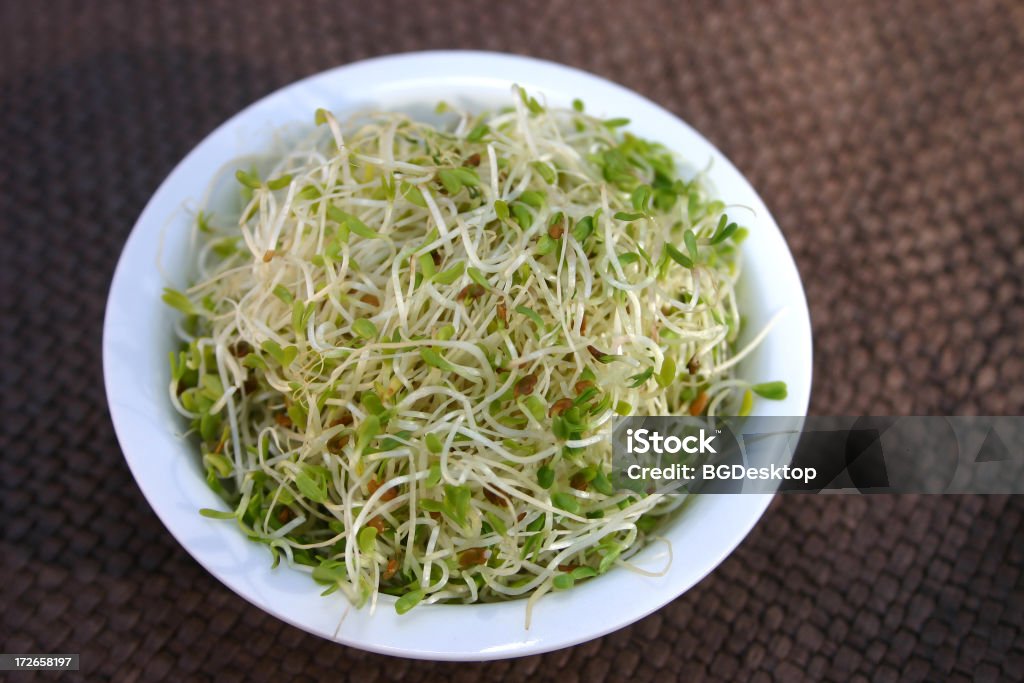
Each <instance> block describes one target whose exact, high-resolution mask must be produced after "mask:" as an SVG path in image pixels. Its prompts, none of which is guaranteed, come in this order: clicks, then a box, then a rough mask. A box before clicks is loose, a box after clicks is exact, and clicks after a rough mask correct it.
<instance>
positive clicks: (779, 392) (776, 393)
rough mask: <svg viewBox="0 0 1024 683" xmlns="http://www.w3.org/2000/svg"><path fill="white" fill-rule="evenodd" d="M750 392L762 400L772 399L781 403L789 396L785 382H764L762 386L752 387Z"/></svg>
mask: <svg viewBox="0 0 1024 683" xmlns="http://www.w3.org/2000/svg"><path fill="white" fill-rule="evenodd" d="M750 390H751V391H753V392H754V393H755V394H757V395H758V396H761V397H762V398H767V399H771V400H773V401H781V400H783V399H784V398H786V396H787V395H788V394H789V392H788V391H787V389H786V383H785V382H764V383H762V384H755V385H754V386H752V387H750Z"/></svg>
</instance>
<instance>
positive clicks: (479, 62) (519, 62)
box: [102, 50, 813, 660]
mask: <svg viewBox="0 0 1024 683" xmlns="http://www.w3.org/2000/svg"><path fill="white" fill-rule="evenodd" d="M414 64H415V66H416V67H422V66H423V65H427V64H432V65H434V66H435V67H437V68H442V67H443V68H447V69H451V70H452V73H451V74H450V77H451V78H453V79H456V80H458V79H459V78H471V77H470V76H465V75H463V76H460V75H459V71H460V67H461V71H462V72H463V73H464V74H465V73H466V72H473V74H475V75H476V77H485V76H483V75H481V72H482V70H486V69H492V70H495V71H496V72H497V73H499V74H500V73H515V72H516V70H517V69H519V70H521V71H524V70H528V71H529V72H530V73H531V74H532V75H531V77H530V78H524V79H516V80H519V81H520V82H522V81H528V82H529V81H531V80H533V81H536V80H538V79H539V80H544V79H545V78H550V79H553V80H555V81H564V80H569V81H573V82H578V83H580V84H581V86H580V88H579V89H580V90H582V89H583V85H586V86H587V87H593V88H599V89H601V90H603V91H605V92H607V93H609V94H610V95H620V96H622V97H623V98H626V100H627V101H631V102H633V103H634V104H635V105H637V106H641V105H642V106H644V107H647V108H648V109H649V110H650V111H652V112H654V113H656V114H658V115H659V116H663V117H669V118H670V119H672V121H673V122H674V124H676V125H679V126H682V127H683V128H685V129H687V130H688V132H689V133H690V135H692V136H693V137H695V138H697V139H699V140H700V141H702V142H703V143H704V145H705V146H706V147H707V148H709V149H710V150H711V151H712V153H713V155H714V159H715V163H716V164H722V165H724V166H725V167H726V169H727V170H731V171H732V172H734V173H735V174H736V175H737V176H739V179H740V180H741V181H742V183H743V184H745V185H746V188H747V189H748V190H749V192H750V193H751V194H752V195H753V197H755V198H756V199H757V201H758V202H760V206H759V207H758V208H760V209H762V210H763V215H760V216H758V222H759V223H765V224H766V228H767V229H773V230H774V231H775V232H776V233H778V235H779V237H780V238H781V239H782V243H783V247H784V251H785V257H786V258H787V259H788V261H787V262H785V263H782V264H781V266H782V268H783V269H786V270H791V271H792V272H793V273H794V274H795V277H796V280H795V293H794V294H791V297H792V299H793V301H792V304H793V305H794V307H795V308H797V309H798V310H797V311H796V314H797V316H798V317H799V321H798V322H799V323H800V324H801V326H802V328H803V329H802V330H801V334H802V337H803V338H802V339H800V342H801V344H802V345H803V347H804V348H806V350H807V353H806V355H805V356H804V357H803V358H802V362H801V363H799V367H798V368H797V370H796V372H797V375H798V378H799V380H800V384H799V385H798V386H792V385H791V396H793V398H794V401H793V402H792V405H793V407H792V409H791V410H790V412H791V413H792V414H799V415H806V414H807V407H808V405H809V400H810V377H811V369H812V367H813V358H812V354H813V346H812V340H811V328H810V319H809V309H808V306H807V299H806V294H805V292H804V289H803V285H802V282H801V281H800V278H799V272H798V270H797V268H796V264H795V262H794V260H793V256H792V252H791V251H790V249H789V247H788V244H786V242H785V238H784V236H782V233H781V231H780V230H779V228H778V226H777V224H776V223H775V220H774V218H773V217H772V215H771V213H770V211H768V209H767V207H766V206H765V205H764V203H763V200H761V198H760V196H759V195H758V194H757V192H756V191H755V190H754V189H753V188H752V187H750V184H749V182H748V181H747V180H746V178H745V177H744V176H743V175H742V174H740V173H739V171H738V170H737V169H736V168H735V166H734V165H733V164H732V162H731V161H730V160H729V159H728V158H727V157H726V156H725V155H724V154H723V153H722V152H721V151H720V150H718V149H717V147H715V146H714V145H712V144H711V143H710V142H709V141H707V139H706V138H704V137H703V136H702V135H701V134H700V133H699V132H697V131H696V130H695V129H693V128H692V127H691V126H689V124H687V123H686V122H685V121H683V120H682V119H680V118H679V117H677V116H676V115H674V114H672V113H671V112H668V111H667V110H665V109H664V108H663V107H661V106H660V105H658V104H656V103H654V102H652V101H651V100H649V99H647V98H646V97H644V96H642V95H639V94H637V93H635V92H633V91H631V90H628V89H626V88H625V87H623V86H621V85H618V84H616V83H613V82H611V81H608V80H606V79H604V78H602V77H600V76H597V75H594V74H591V73H588V72H585V71H582V70H579V69H576V68H574V67H569V66H565V65H562V64H557V63H554V62H550V61H546V60H540V59H536V58H532V57H525V56H521V55H512V54H505V53H495V52H486V51H475V50H438V51H423V52H406V53H400V54H393V55H386V56H382V57H374V58H371V59H366V60H361V61H357V62H352V63H349V64H345V65H342V66H338V67H334V68H332V69H328V70H326V71H322V72H320V73H316V74H313V75H310V76H307V77H305V78H302V79H300V80H298V81H295V82H293V83H290V84H288V85H285V86H283V87H281V88H279V89H277V90H275V91H273V92H271V93H269V94H267V95H265V96H263V97H261V98H260V99H258V100H257V101H255V102H253V103H252V104H250V105H248V106H246V107H245V108H243V109H242V110H241V111H239V112H238V113H236V114H235V115H233V116H232V117H230V118H229V119H227V120H226V121H225V122H224V123H222V124H220V125H219V126H217V127H216V128H215V129H214V130H213V131H212V132H210V133H209V134H208V135H206V136H205V137H204V138H203V140H202V141H200V142H199V143H198V144H197V145H196V146H195V147H193V148H192V150H190V151H189V153H188V154H187V155H186V156H185V157H184V158H183V159H182V160H181V161H180V162H179V163H178V164H176V165H175V167H174V168H173V169H172V170H171V172H170V173H169V174H168V176H167V177H166V178H165V179H164V180H163V181H162V182H161V184H160V186H159V187H158V189H157V190H156V191H155V192H154V194H153V195H152V197H151V198H150V199H149V201H148V202H147V204H146V207H145V208H144V209H143V211H142V213H141V214H140V216H139V218H138V220H137V221H136V223H135V224H134V226H133V228H132V231H131V233H130V235H129V237H128V239H127V241H126V243H125V246H124V249H123V250H122V253H121V255H120V257H119V258H118V263H117V267H116V269H115V271H114V276H113V279H112V281H111V285H110V292H109V295H108V298H107V305H106V309H105V316H104V324H103V342H102V349H103V354H102V355H103V373H104V384H105V390H106V395H107V402H108V408H109V410H110V414H111V420H112V422H113V424H114V428H115V432H116V434H117V437H118V442H119V444H120V446H121V449H122V452H123V453H124V456H125V459H126V461H127V463H128V466H129V468H130V470H131V472H132V475H133V477H134V478H135V480H136V482H137V484H138V485H139V488H140V489H141V490H142V492H143V495H144V496H145V498H146V499H147V502H148V503H149V505H150V507H151V508H152V509H153V511H154V512H155V513H156V514H157V516H158V518H159V519H160V520H161V522H162V523H163V524H164V526H165V527H166V528H167V529H168V530H169V531H170V532H171V534H172V535H173V536H174V537H175V539H176V540H177V541H178V542H179V543H180V544H181V545H182V547H184V548H185V550H186V551H187V552H188V553H189V554H190V555H192V557H193V558H194V559H195V560H196V561H197V562H199V564H200V565H201V566H203V567H204V568H205V569H206V570H207V571H208V572H210V573H211V574H212V575H213V576H214V577H216V578H217V579H218V580H219V581H220V582H221V583H223V584H224V585H225V586H227V587H228V588H230V589H231V590H232V591H234V592H235V593H237V594H238V595H239V596H241V597H242V598H244V599H245V600H247V601H248V602H250V603H252V604H254V605H256V606H257V607H259V608H260V609H262V610H264V611H266V612H268V613H269V614H272V615H273V616H275V617H277V618H279V619H281V620H283V621H285V622H287V623H289V624H291V625H293V626H296V627H298V628H301V629H303V630H305V631H307V632H309V633H313V634H315V635H319V636H321V637H324V638H327V639H328V640H333V641H335V642H341V643H344V644H347V645H351V646H354V647H359V648H361V649H365V650H370V651H373V652H378V653H381V654H389V655H394V656H402V657H413V658H424V659H442V660H485V659H498V658H504V657H517V656H525V655H529V654H536V653H540V652H547V651H550V650H555V649H560V648H563V647H568V646H571V645H576V644H579V643H581V642H585V641H587V640H591V639H593V638H597V637H600V636H603V635H606V634H607V633H610V632H612V631H614V630H617V629H619V628H622V627H624V626H626V625H628V624H630V623H633V622H635V621H637V620H639V619H641V618H643V617H645V616H647V615H648V614H650V613H652V612H654V611H655V610H657V609H659V608H660V607H662V606H664V605H665V604H667V603H668V602H670V601H671V600H673V599H675V598H676V597H678V596H679V595H681V594H682V593H684V592H686V591H687V590H689V589H691V588H692V587H693V586H694V585H696V584H697V583H698V582H699V581H701V580H702V579H703V578H704V577H706V576H707V575H708V574H709V573H710V572H711V571H713V570H714V569H715V568H716V567H717V566H718V565H719V564H720V563H721V562H722V560H724V559H725V558H726V557H727V556H728V555H729V554H731V553H732V552H733V551H734V550H735V548H736V547H737V546H738V545H739V543H740V542H742V540H743V539H744V538H745V537H746V536H747V534H748V533H749V531H750V530H751V529H752V528H753V527H754V525H755V524H756V523H757V521H758V520H759V519H760V517H761V516H762V515H763V513H764V511H765V509H766V508H767V506H768V504H769V503H770V502H771V500H772V499H773V496H772V495H769V494H760V495H753V494H750V495H744V496H741V497H740V498H743V499H746V501H745V502H744V505H746V508H745V509H744V513H743V515H741V519H739V520H738V521H737V523H735V524H734V525H733V527H732V528H731V529H729V530H728V531H729V534H730V538H729V541H727V542H725V543H723V544H722V545H720V546H719V548H718V549H717V552H715V553H714V554H713V555H710V556H708V557H706V558H705V559H704V561H703V564H702V570H701V571H698V572H695V573H692V574H691V579H688V580H687V582H686V585H683V586H681V587H680V586H672V587H669V586H664V587H662V589H661V591H660V592H661V593H663V595H662V596H660V597H658V598H657V599H655V600H653V601H652V600H650V599H647V600H641V601H639V602H638V603H637V604H636V605H634V606H633V609H631V610H630V611H629V612H628V613H624V614H622V615H619V616H618V618H616V619H613V620H610V621H608V622H605V623H594V620H588V619H576V620H570V621H563V622H561V623H562V624H563V626H565V625H566V624H569V623H571V624H573V625H574V626H575V628H576V630H575V631H572V630H571V629H568V630H565V631H563V632H560V633H555V634H552V635H550V636H548V637H542V638H532V639H531V638H526V639H525V640H520V641H512V642H510V643H509V644H508V646H507V647H504V648H502V647H492V648H490V649H481V648H479V647H471V648H465V649H458V647H456V648H455V649H450V648H449V649H444V648H443V647H441V648H439V647H436V646H429V645H428V646H409V647H404V646H401V645H397V646H396V645H395V644H394V643H389V644H383V643H379V642H374V641H373V640H372V639H371V640H367V639H365V638H360V637H356V636H354V635H352V634H349V633H346V634H342V635H339V634H338V633H337V632H335V634H334V635H333V636H332V635H331V634H330V633H325V632H324V630H323V629H322V628H314V627H312V626H311V625H310V624H309V623H308V622H304V621H302V620H300V619H297V618H296V617H295V615H294V614H291V613H287V612H283V611H282V610H281V609H279V608H276V607H274V606H272V605H269V604H268V602H267V600H266V599H263V598H261V596H259V595H255V594H254V593H253V591H252V590H247V589H246V586H245V584H244V583H243V582H240V581H239V580H238V579H237V577H232V576H231V575H230V573H228V572H226V571H225V570H224V568H223V567H219V566H216V565H215V564H214V563H212V562H211V561H210V559H209V557H208V555H207V554H206V553H204V552H202V551H200V550H198V549H197V548H196V547H195V546H194V544H193V543H191V542H190V541H189V539H188V538H187V537H185V536H184V535H183V534H182V533H181V528H180V526H179V524H178V522H177V518H178V514H179V511H177V510H173V509H170V508H168V507H164V506H161V505H158V504H157V503H156V502H155V501H156V498H155V496H154V495H151V493H153V486H154V485H155V483H154V481H153V479H152V475H151V474H150V473H148V472H145V471H144V469H143V468H144V465H143V462H142V461H141V459H140V455H139V450H138V448H137V443H138V439H137V438H136V437H135V436H133V435H132V431H133V430H132V428H131V427H130V426H129V424H128V422H129V420H130V419H131V418H130V416H129V415H128V414H127V413H126V408H125V405H124V404H123V403H119V402H118V399H120V398H124V393H125V392H124V387H123V381H122V379H121V376H120V375H119V369H118V368H117V366H118V364H119V359H118V357H117V355H116V351H115V349H114V343H113V342H114V339H113V338H114V337H116V336H117V335H116V334H115V333H114V332H113V331H114V330H115V329H116V328H117V326H118V325H119V324H121V323H123V321H122V320H121V319H120V318H119V311H118V306H117V305H116V304H117V303H118V300H119V297H121V296H123V295H124V294H123V292H124V291H125V289H126V288H130V283H128V282H126V279H127V278H128V274H127V273H128V271H129V268H130V265H131V264H130V263H129V256H130V254H131V252H132V251H133V249H132V247H133V246H134V245H135V243H136V242H137V241H138V240H140V239H141V237H140V235H141V233H142V232H143V231H145V230H146V229H147V228H146V227H145V226H147V225H151V224H153V223H154V222H162V220H163V218H164V217H163V216H155V215H154V212H155V210H156V206H157V203H158V202H157V200H158V198H161V197H163V196H164V195H166V194H167V193H168V192H169V191H170V187H171V185H172V184H173V181H174V179H175V178H176V177H178V176H179V175H180V174H181V173H182V172H183V169H185V168H187V167H188V166H189V165H190V164H191V163H193V162H194V161H195V160H196V159H197V156H198V155H199V152H200V150H203V149H205V148H206V147H208V146H210V145H211V141H212V140H215V139H217V138H218V137H223V136H225V135H227V134H228V133H229V131H231V130H232V129H233V128H235V127H236V126H238V125H240V123H241V122H244V121H246V120H247V119H248V118H249V117H250V116H252V115H253V113H254V112H257V111H259V110H260V109H261V108H262V107H266V106H268V103H270V102H272V101H273V100H275V98H282V97H286V96H288V95H289V93H297V92H299V91H301V90H302V89H305V88H309V87H310V86H315V85H317V84H319V83H323V82H326V81H330V80H334V79H341V80H344V79H345V78H346V77H350V78H351V77H352V75H353V74H357V73H359V72H365V73H372V72H374V70H375V69H376V70H380V69H381V68H383V69H384V70H385V71H394V70H396V69H398V68H400V67H402V66H412V65H414ZM470 64H471V65H472V67H470V66H469V65H470ZM491 76H492V77H493V78H495V80H498V81H501V82H507V83H512V82H514V81H513V79H510V78H506V77H502V76H493V73H492V74H491ZM407 80H408V81H409V82H413V81H415V80H416V79H415V77H413V78H409V79H407ZM400 84H401V83H399V85H400ZM627 113H628V112H627ZM205 182H208V179H207V180H206V181H205ZM148 229H150V230H152V229H154V228H148ZM121 317H123V316H121ZM794 389H795V390H796V391H793V390H794ZM705 498H712V496H705ZM733 498H735V497H733ZM196 516H198V515H196ZM232 532H233V533H237V532H235V531H234V530H232ZM238 536H239V537H241V534H238ZM243 540H244V539H243ZM245 542H246V543H250V542H249V541H247V540H246V541H245ZM252 545H254V546H255V545H256V544H252ZM266 559H267V560H268V561H267V562H266V568H267V569H269V558H266ZM300 578H303V579H304V580H307V581H308V578H307V577H300ZM611 578H612V575H611V574H609V575H606V576H604V577H602V581H604V582H606V583H607V586H606V587H607V588H612V583H611ZM309 584H310V587H311V590H312V591H313V592H314V593H318V592H319V589H318V588H317V586H316V585H315V584H314V583H313V582H312V581H309ZM597 584H598V582H587V583H584V584H582V585H581V586H578V587H576V588H574V589H573V591H568V592H567V593H564V594H557V595H551V596H545V598H544V600H550V599H552V598H555V599H561V600H562V602H565V600H564V596H566V595H568V594H571V593H576V592H579V595H580V596H582V595H583V593H584V592H586V593H587V595H588V597H590V596H591V595H592V594H599V593H600V591H595V590H593V587H594V585H597ZM584 589H586V590H584ZM662 598H663V599H662ZM580 599H582V597H581V598H577V601H578V600H580ZM544 600H542V601H541V603H543V602H544ZM496 604H498V605H515V604H520V605H521V604H522V602H521V601H512V602H506V603H496ZM384 607H385V609H386V605H385V606H384ZM429 607H430V610H431V611H436V612H435V613H436V614H440V615H441V618H442V619H445V620H447V619H448V617H449V616H450V615H451V614H452V610H457V611H461V612H464V613H466V614H468V612H467V611H468V610H476V611H480V610H481V608H486V607H490V605H471V606H450V605H432V606H429ZM364 611H365V610H364ZM386 611H388V612H390V610H386ZM421 611H425V608H421V609H419V610H414V611H413V612H412V613H410V615H412V614H416V613H417V612H421ZM347 613H348V610H347V609H346V614H347ZM410 615H405V617H403V618H408V617H409V616H410ZM460 616H462V615H460ZM347 618H349V617H345V616H343V617H342V619H343V620H344V619H347ZM421 621H422V620H421ZM535 625H536V619H535ZM421 626H422V624H421ZM340 627H341V624H339V628H340ZM426 628H428V629H429V624H428V626H427V627H426ZM549 630H550V629H549Z"/></svg>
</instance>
